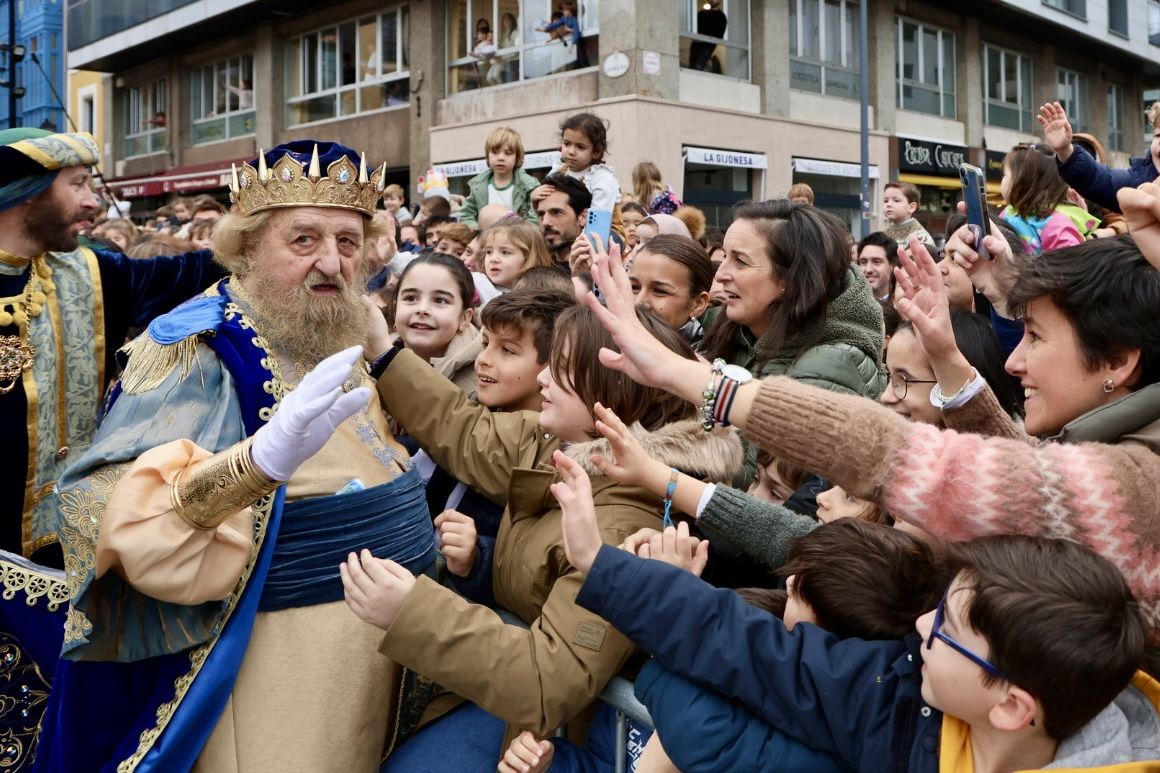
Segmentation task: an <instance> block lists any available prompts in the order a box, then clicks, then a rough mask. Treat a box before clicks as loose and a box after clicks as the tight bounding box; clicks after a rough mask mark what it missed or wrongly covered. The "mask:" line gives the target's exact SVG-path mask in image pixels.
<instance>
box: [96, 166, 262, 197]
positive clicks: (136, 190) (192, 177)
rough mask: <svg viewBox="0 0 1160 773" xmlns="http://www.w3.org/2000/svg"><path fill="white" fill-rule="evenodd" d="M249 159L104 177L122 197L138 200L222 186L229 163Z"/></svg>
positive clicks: (226, 182) (227, 182)
mask: <svg viewBox="0 0 1160 773" xmlns="http://www.w3.org/2000/svg"><path fill="white" fill-rule="evenodd" d="M249 160H250V159H248V158H240V159H235V160H234V161H216V162H214V163H211V164H199V165H197V166H184V167H176V168H174V169H170V170H168V171H165V172H161V173H158V174H152V175H148V176H141V177H121V178H117V179H111V180H106V181H105V182H106V183H107V184H108V186H109V187H110V188H112V189H113V191H114V192H115V193H116V194H117V195H118V196H120V197H121V198H122V199H141V198H145V197H146V196H164V195H166V194H168V193H195V192H199V191H212V190H217V189H219V188H225V187H227V186H228V185H229V184H230V164H232V163H236V164H242V163H245V162H247V161H249Z"/></svg>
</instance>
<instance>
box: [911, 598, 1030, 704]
mask: <svg viewBox="0 0 1160 773" xmlns="http://www.w3.org/2000/svg"><path fill="white" fill-rule="evenodd" d="M950 590H951V586H949V585H948V586H947V589H946V590H945V591H943V596H942V600H941V601H939V603H938V606H937V607H935V609H934V625H932V626H931V627H930V636H928V637H927V639H926V648H927V649H928V650H929V649H930V648H931V647H933V646H934V640H935V639H938V640H939V641H941V642H943V643H944V644H946V645H947V646H949V647H950V648H951V649H953V650H955V651H956V652H958V653H959V654H960V655H963V656H964V657H966V658H968V659H969V660H970V661H971V662H973V663H974V664H975V665H977V666H978V667H979V668H981V669H983V670H984V671H986V672H987V673H988V674H990V675H991V676H994V677H997V678H999V679H1004V680H1006V681H1008V682H1010V681H1011V677H1009V676H1007V675H1006V674H1005V673H1003V671H1002V670H1001V669H1000V668H999V667H998V666H996V665H995V664H994V663H992V662H991V661H989V660H987V659H986V658H984V657H980V656H979V655H976V654H975V653H973V652H971V651H970V650H969V649H967V648H966V647H964V646H963V645H961V644H959V643H958V642H957V641H955V640H954V639H952V638H951V637H949V636H947V635H946V634H945V633H943V632H942V626H943V621H944V620H946V611H947V594H948V593H950Z"/></svg>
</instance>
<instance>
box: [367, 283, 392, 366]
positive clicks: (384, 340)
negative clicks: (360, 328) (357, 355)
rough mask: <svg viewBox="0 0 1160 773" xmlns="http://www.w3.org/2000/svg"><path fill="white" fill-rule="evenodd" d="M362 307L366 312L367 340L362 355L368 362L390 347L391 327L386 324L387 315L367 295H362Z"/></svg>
mask: <svg viewBox="0 0 1160 773" xmlns="http://www.w3.org/2000/svg"><path fill="white" fill-rule="evenodd" d="M362 300H363V308H365V309H366V313H367V323H368V324H367V342H366V344H365V345H364V346H363V356H364V357H366V358H367V360H368V361H369V362H374V361H375V358H376V357H378V356H379V355H380V354H382V353H383V352H385V351H386V350H387V349H390V348H391V343H392V340H391V328H390V327H388V325H387V317H386V315H384V314H383V310H382V309H381V308H379V305H378V304H377V303H375V301H374V299H373V298H371V297H370V296H369V295H364V296H363V299H362Z"/></svg>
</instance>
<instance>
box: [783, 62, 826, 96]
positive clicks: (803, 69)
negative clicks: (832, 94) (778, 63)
mask: <svg viewBox="0 0 1160 773" xmlns="http://www.w3.org/2000/svg"><path fill="white" fill-rule="evenodd" d="M789 78H790V87H791V88H795V89H800V90H801V91H813V92H815V93H818V94H821V93H822V68H821V67H820V66H818V65H816V64H807V63H805V62H799V61H797V60H796V59H791V60H790V62H789Z"/></svg>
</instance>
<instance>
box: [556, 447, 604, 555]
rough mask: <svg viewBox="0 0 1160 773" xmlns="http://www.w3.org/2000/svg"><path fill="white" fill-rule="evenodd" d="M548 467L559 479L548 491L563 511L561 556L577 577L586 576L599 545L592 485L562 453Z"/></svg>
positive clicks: (561, 520)
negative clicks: (562, 553) (570, 565)
mask: <svg viewBox="0 0 1160 773" xmlns="http://www.w3.org/2000/svg"><path fill="white" fill-rule="evenodd" d="M552 464H554V465H555V466H556V470H557V471H559V473H560V478H561V480H560V482H559V483H553V484H552V485H551V487H550V488H551V491H552V495H553V496H555V497H556V500H557V501H558V502H559V503H560V509H561V510H562V511H563V517H562V518H561V519H560V526H561V528H562V529H563V532H564V555H566V556H567V557H568V562H569V563H571V564H572V566H574V567H576V568H577V569H578V570H579V571H580V574H583V575H587V574H588V570H590V569H591V568H592V562H594V561H595V560H596V554H597V553H599V552H600V545H601V543H602V540H601V539H600V529H599V528H598V527H597V525H596V504H595V503H594V502H593V501H592V482H591V481H590V480H588V475H587V473H585V472H584V470H583V469H581V468H580V465H578V464H577V463H576V462H574V461H572V460H571V459H569V458H568V457H567V456H565V455H564V452H563V451H556V452H555V453H554V454H552Z"/></svg>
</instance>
